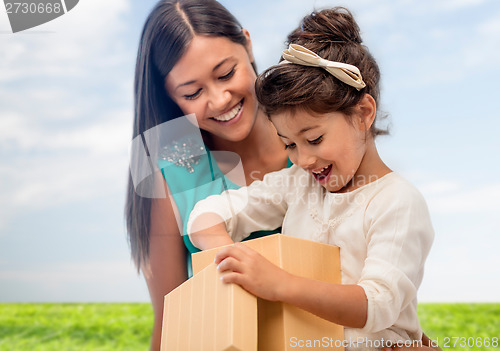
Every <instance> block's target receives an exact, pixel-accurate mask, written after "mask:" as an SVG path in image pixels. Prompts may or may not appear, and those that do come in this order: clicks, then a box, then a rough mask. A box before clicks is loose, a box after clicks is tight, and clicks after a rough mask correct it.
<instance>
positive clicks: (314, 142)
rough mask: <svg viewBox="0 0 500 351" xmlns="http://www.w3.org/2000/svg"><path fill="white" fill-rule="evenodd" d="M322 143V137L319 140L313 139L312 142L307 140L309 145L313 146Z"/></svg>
mask: <svg viewBox="0 0 500 351" xmlns="http://www.w3.org/2000/svg"><path fill="white" fill-rule="evenodd" d="M322 141H323V136H320V137H319V138H316V139H314V140H308V142H309V144H313V145H315V144H319V143H321V142H322Z"/></svg>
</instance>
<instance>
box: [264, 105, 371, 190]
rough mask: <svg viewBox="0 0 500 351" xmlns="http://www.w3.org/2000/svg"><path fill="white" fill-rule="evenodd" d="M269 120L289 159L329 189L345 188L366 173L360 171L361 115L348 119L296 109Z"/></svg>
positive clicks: (363, 140) (363, 133) (363, 144)
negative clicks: (283, 144)
mask: <svg viewBox="0 0 500 351" xmlns="http://www.w3.org/2000/svg"><path fill="white" fill-rule="evenodd" d="M271 121H272V122H273V124H274V126H275V127H276V130H277V131H278V135H279V136H280V137H281V140H282V141H283V142H284V143H285V148H286V150H287V152H288V157H289V158H290V160H291V161H292V162H293V163H294V164H296V165H298V166H300V167H302V168H303V169H304V170H306V171H307V172H309V173H311V175H312V176H313V177H314V179H316V181H317V182H318V183H320V184H321V185H322V186H323V187H325V188H326V189H327V190H328V191H330V192H338V191H345V190H346V189H347V188H349V186H347V185H348V183H349V182H350V181H351V180H355V179H357V178H358V177H359V176H369V174H361V173H362V170H363V168H362V163H363V162H364V161H366V160H364V156H365V153H366V150H367V133H366V130H367V129H366V123H364V121H362V119H361V118H360V117H356V116H354V117H353V120H352V121H347V119H346V116H345V115H344V114H343V113H341V112H331V113H327V114H320V115H313V114H311V113H309V112H305V111H303V110H302V111H301V110H297V111H295V112H294V113H292V112H284V113H279V114H276V115H273V116H271ZM355 177H356V178H355ZM364 180H366V179H364Z"/></svg>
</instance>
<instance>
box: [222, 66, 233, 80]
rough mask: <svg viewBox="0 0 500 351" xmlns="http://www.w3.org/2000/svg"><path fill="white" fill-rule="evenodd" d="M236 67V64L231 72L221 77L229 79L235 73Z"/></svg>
mask: <svg viewBox="0 0 500 351" xmlns="http://www.w3.org/2000/svg"><path fill="white" fill-rule="evenodd" d="M235 67H236V66H234V67H233V68H231V70H230V71H229V73H228V74H225V75H223V76H221V77H219V79H220V80H228V79H229V78H231V77H232V76H233V75H234V68H235Z"/></svg>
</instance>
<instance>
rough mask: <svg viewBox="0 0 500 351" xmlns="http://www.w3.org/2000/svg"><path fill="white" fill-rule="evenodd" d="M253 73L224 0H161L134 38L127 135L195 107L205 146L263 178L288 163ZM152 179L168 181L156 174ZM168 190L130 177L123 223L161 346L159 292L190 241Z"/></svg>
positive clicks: (180, 277) (155, 345)
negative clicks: (155, 193) (144, 189)
mask: <svg viewBox="0 0 500 351" xmlns="http://www.w3.org/2000/svg"><path fill="white" fill-rule="evenodd" d="M255 79H256V72H255V64H254V60H253V56H252V51H251V41H250V36H249V34H248V32H247V31H246V30H245V29H242V27H241V26H240V24H239V23H238V21H237V20H236V19H235V18H234V17H233V16H232V15H231V14H230V13H229V12H228V11H227V10H226V9H225V8H224V7H223V6H222V5H220V4H219V3H218V2H216V1H213V0H207V1H200V0H179V1H176V0H165V1H160V2H159V3H158V4H157V5H156V7H155V8H154V9H153V10H152V12H151V14H150V16H149V17H148V19H147V21H146V24H145V27H144V30H143V33H142V37H141V42H140V47H139V53H138V58H137V66H136V77H135V106H136V110H135V121H134V129H133V136H134V138H135V137H137V136H139V135H141V134H143V133H144V132H146V131H148V130H150V129H151V128H153V127H155V126H157V125H160V124H162V123H164V122H167V121H169V120H173V119H175V118H177V117H180V116H183V115H187V114H191V113H194V114H195V115H196V119H197V123H198V125H199V127H200V128H201V129H203V130H204V133H203V141H204V142H205V145H206V147H207V150H211V151H213V150H225V151H232V152H235V153H237V154H238V155H239V156H240V158H241V162H242V165H243V169H244V178H245V181H246V182H245V183H247V184H249V183H251V182H252V181H253V180H255V179H262V177H263V176H264V174H266V173H268V172H271V171H276V170H279V169H281V168H283V167H286V166H287V163H288V158H287V156H286V153H285V150H284V148H283V146H282V144H281V142H280V140H279V138H278V136H277V135H276V132H275V130H274V129H273V127H272V125H271V124H270V122H269V121H268V119H267V117H266V116H265V115H264V114H263V113H262V112H261V111H260V110H258V108H257V100H256V99H255V95H254V82H255ZM150 151H151V150H150ZM164 173H165V174H166V175H167V176H168V174H167V173H166V172H164ZM195 173H196V172H195ZM158 175H159V176H158ZM154 181H155V184H156V185H157V186H166V182H165V179H164V177H161V173H158V172H157V173H156V176H155V180H154ZM237 185H239V186H241V185H245V184H237ZM168 186H170V187H172V186H173V185H172V184H171V183H170V182H169V183H168ZM222 190H224V189H220V190H219V192H220V191H222ZM174 195H175V194H172V192H170V195H169V198H154V199H150V198H147V197H141V196H138V195H137V193H136V191H135V187H134V184H133V181H132V178H129V186H128V198H127V206H126V217H127V228H128V233H129V239H130V245H131V250H132V256H133V258H134V261H135V263H136V264H137V267H138V269H140V270H142V272H143V274H144V276H145V278H146V281H147V284H148V288H149V292H150V295H151V299H152V302H153V309H154V315H155V324H154V330H153V338H152V349H153V350H158V349H159V345H160V331H161V321H162V316H163V297H164V295H166V294H167V293H168V292H170V291H171V290H172V289H174V288H175V287H177V286H178V285H180V284H181V283H182V282H183V281H185V280H186V279H187V277H188V272H187V269H186V256H189V254H188V253H187V250H186V245H187V246H188V247H189V248H190V246H189V242H186V243H185V242H184V238H183V236H181V233H180V230H182V227H181V228H179V225H178V224H177V221H176V218H175V213H176V212H182V209H179V208H176V207H177V203H176V201H171V200H175V197H174ZM206 195H207V196H208V195H209V194H206ZM193 205H194V204H193ZM179 210H181V211H179ZM185 212H187V215H189V211H188V210H185ZM186 220H187V219H186Z"/></svg>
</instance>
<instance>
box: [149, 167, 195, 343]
mask: <svg viewBox="0 0 500 351" xmlns="http://www.w3.org/2000/svg"><path fill="white" fill-rule="evenodd" d="M157 178H158V179H157V180H156V181H158V182H161V183H163V185H162V186H165V187H166V184H165V180H164V179H163V177H157ZM171 201H173V200H171V199H170V198H166V199H154V200H153V203H152V207H151V223H150V224H151V226H150V242H149V262H148V263H147V264H145V265H144V264H143V268H142V272H143V274H144V277H145V278H146V283H147V285H148V289H149V294H150V296H151V301H152V304H153V311H154V325H153V335H152V338H151V350H152V351H159V350H160V340H161V326H162V319H163V299H164V296H165V295H166V294H168V293H169V292H170V291H172V290H173V289H175V288H176V287H178V286H179V285H180V284H182V283H183V282H184V281H185V280H186V279H187V269H186V247H185V245H184V242H183V238H182V236H181V235H180V233H179V228H178V226H177V221H176V218H175V215H174V208H173V207H172V203H171Z"/></svg>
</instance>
